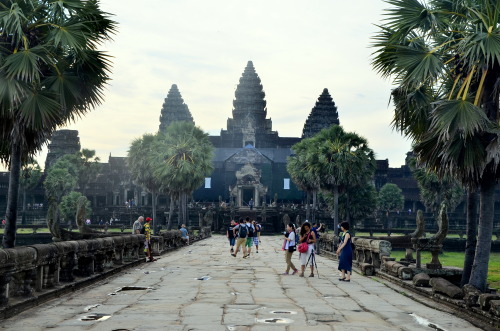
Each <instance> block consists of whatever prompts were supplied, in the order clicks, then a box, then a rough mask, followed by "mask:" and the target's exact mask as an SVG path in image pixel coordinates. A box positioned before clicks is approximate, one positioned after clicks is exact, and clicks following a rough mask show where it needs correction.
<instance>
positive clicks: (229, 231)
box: [226, 220, 236, 253]
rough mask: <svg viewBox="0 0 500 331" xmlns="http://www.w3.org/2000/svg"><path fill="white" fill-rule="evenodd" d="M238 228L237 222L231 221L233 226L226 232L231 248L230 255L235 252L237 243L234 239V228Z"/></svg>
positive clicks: (230, 225)
mask: <svg viewBox="0 0 500 331" xmlns="http://www.w3.org/2000/svg"><path fill="white" fill-rule="evenodd" d="M235 226H236V222H235V221H234V220H231V224H229V226H228V227H227V231H226V237H227V239H228V240H229V247H231V251H230V253H233V252H234V243H235V241H236V240H235V238H234V232H233V230H234V227H235Z"/></svg>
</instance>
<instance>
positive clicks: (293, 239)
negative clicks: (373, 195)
mask: <svg viewBox="0 0 500 331" xmlns="http://www.w3.org/2000/svg"><path fill="white" fill-rule="evenodd" d="M338 228H339V230H340V231H339V245H338V249H337V251H336V253H337V256H338V260H339V267H338V270H339V271H340V278H339V281H343V282H350V281H351V274H352V246H351V242H352V237H351V234H350V232H349V228H350V226H349V223H348V222H342V223H340V224H339V225H338ZM261 230H262V226H261V225H260V224H258V223H257V222H256V221H251V220H250V218H249V217H246V218H245V220H243V219H240V220H239V222H238V223H237V222H235V221H234V220H232V221H231V224H230V225H229V226H228V228H227V231H226V237H227V238H228V240H229V246H230V253H231V255H232V256H233V257H236V256H237V255H238V253H239V251H240V248H241V250H242V251H243V258H244V259H246V258H248V257H249V256H250V254H251V252H252V246H253V245H255V247H256V253H258V252H259V243H260V232H261ZM324 231H325V226H324V224H322V223H319V224H317V223H314V224H312V225H311V223H309V222H308V221H307V220H306V222H304V223H303V224H302V226H301V227H300V228H298V229H296V228H295V225H294V224H293V223H289V224H287V226H286V231H285V232H284V236H285V239H284V242H283V247H282V249H283V250H284V251H285V262H286V269H285V272H284V273H283V275H290V271H291V274H292V275H295V274H297V273H299V269H298V268H296V267H295V265H294V263H293V262H292V257H293V253H294V252H295V251H297V250H298V251H299V260H300V273H299V276H300V277H305V272H306V267H307V266H309V268H310V270H311V273H310V274H309V277H314V267H315V266H316V257H315V255H319V254H320V247H319V237H320V233H321V232H324ZM235 246H236V248H235Z"/></svg>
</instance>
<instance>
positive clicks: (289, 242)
mask: <svg viewBox="0 0 500 331" xmlns="http://www.w3.org/2000/svg"><path fill="white" fill-rule="evenodd" d="M295 238H296V236H295V226H294V225H293V224H292V223H290V224H288V225H287V226H286V231H285V262H286V270H285V272H284V273H283V275H288V272H289V271H290V269H292V270H293V273H292V275H295V274H296V273H297V271H298V270H297V268H295V265H294V264H293V262H292V255H293V252H295V249H296V240H295Z"/></svg>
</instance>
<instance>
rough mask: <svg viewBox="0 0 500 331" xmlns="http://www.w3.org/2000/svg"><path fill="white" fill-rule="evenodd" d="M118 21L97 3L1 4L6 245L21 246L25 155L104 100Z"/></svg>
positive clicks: (29, 0)
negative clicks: (107, 45)
mask: <svg viewBox="0 0 500 331" xmlns="http://www.w3.org/2000/svg"><path fill="white" fill-rule="evenodd" d="M115 25H116V24H115V22H114V21H112V20H110V19H109V14H107V13H105V12H103V11H102V10H101V9H100V8H99V2H98V1H97V0H91V1H84V0H71V1H49V0H20V1H14V0H5V1H0V46H1V47H0V68H1V69H0V160H1V161H2V162H4V163H7V164H8V165H9V167H10V178H9V191H8V197H7V210H6V216H7V225H6V227H5V231H4V237H3V246H4V247H13V246H14V244H15V233H16V219H17V205H18V188H19V176H20V168H21V164H22V159H23V158H24V159H26V157H27V156H28V155H32V154H34V153H35V152H36V151H37V150H39V149H40V148H41V146H42V145H43V143H44V142H46V140H47V139H48V137H49V136H50V134H51V133H52V132H53V131H54V130H56V128H57V127H58V126H61V125H64V124H66V123H67V122H69V121H72V120H76V119H77V118H78V117H81V116H83V115H85V114H86V113H87V112H88V111H90V110H91V109H92V108H93V107H95V106H96V105H98V104H100V103H101V101H102V97H103V94H102V91H103V88H104V86H105V85H106V82H107V80H108V73H109V68H110V64H111V63H110V59H109V57H108V56H107V55H106V54H104V53H103V52H101V51H99V50H98V49H97V48H98V46H100V45H101V44H102V43H103V42H105V41H107V40H109V39H110V34H112V33H114V31H115Z"/></svg>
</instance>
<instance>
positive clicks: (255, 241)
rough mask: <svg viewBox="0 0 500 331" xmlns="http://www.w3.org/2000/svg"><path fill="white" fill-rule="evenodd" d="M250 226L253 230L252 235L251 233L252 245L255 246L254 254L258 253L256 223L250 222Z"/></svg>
mask: <svg viewBox="0 0 500 331" xmlns="http://www.w3.org/2000/svg"><path fill="white" fill-rule="evenodd" d="M252 226H253V228H254V230H255V231H254V233H253V244H254V245H255V253H259V232H258V231H257V226H258V224H257V222H256V221H252Z"/></svg>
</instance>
